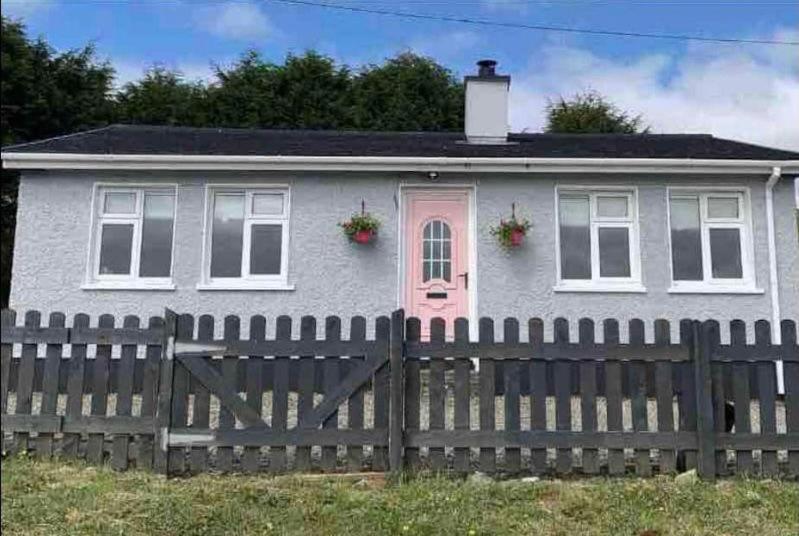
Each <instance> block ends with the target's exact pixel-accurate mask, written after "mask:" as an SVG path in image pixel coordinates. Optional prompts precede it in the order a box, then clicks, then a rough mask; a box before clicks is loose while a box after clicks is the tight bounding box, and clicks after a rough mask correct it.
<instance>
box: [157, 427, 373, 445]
mask: <svg viewBox="0 0 799 536" xmlns="http://www.w3.org/2000/svg"><path fill="white" fill-rule="evenodd" d="M169 437H170V444H171V445H175V446H199V445H202V446H206V447H217V448H232V447H234V446H244V447H248V446H253V447H255V446H270V447H273V446H284V445H297V448H300V447H305V448H308V447H311V446H313V445H322V446H323V447H324V446H329V447H335V446H336V445H348V444H358V445H381V446H386V445H388V433H387V432H386V430H347V429H334V428H328V429H320V430H310V429H298V428H293V429H290V430H284V431H278V430H272V431H271V432H269V433H268V434H264V433H263V432H262V431H260V430H255V429H253V428H244V429H235V430H195V429H192V428H176V429H173V430H172V433H171V434H170V436H169Z"/></svg>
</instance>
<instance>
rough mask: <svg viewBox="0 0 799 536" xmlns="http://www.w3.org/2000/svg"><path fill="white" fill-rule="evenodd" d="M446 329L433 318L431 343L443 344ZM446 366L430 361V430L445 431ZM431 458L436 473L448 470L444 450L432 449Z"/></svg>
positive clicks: (442, 361)
mask: <svg viewBox="0 0 799 536" xmlns="http://www.w3.org/2000/svg"><path fill="white" fill-rule="evenodd" d="M445 329H446V326H445V325H444V319H443V318H433V319H432V320H431V321H430V342H431V343H443V342H444V330H445ZM444 365H445V363H444V360H442V359H433V360H431V361H430V375H429V380H428V383H427V385H428V393H429V402H428V412H429V424H430V430H443V429H444V404H445V402H446V400H445V398H444ZM429 456H430V459H429V461H430V466H431V468H432V469H433V470H434V471H443V470H444V469H446V460H445V459H444V449H443V448H440V447H431V448H430V453H429Z"/></svg>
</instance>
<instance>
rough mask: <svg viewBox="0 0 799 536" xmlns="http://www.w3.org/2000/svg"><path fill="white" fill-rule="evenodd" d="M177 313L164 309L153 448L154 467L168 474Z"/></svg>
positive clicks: (157, 470) (158, 471)
mask: <svg viewBox="0 0 799 536" xmlns="http://www.w3.org/2000/svg"><path fill="white" fill-rule="evenodd" d="M176 332H177V314H176V313H175V312H174V311H172V310H171V309H165V310H164V339H163V342H162V343H161V363H160V364H161V371H160V375H159V380H158V404H157V406H156V414H155V448H154V449H153V469H155V472H157V473H162V474H164V475H167V474H168V473H169V427H170V425H171V420H172V387H173V385H172V378H173V376H174V374H173V373H174V367H175V334H176Z"/></svg>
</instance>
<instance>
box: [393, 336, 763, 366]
mask: <svg viewBox="0 0 799 536" xmlns="http://www.w3.org/2000/svg"><path fill="white" fill-rule="evenodd" d="M473 355H480V357H481V358H482V359H496V360H504V359H525V360H526V359H550V360H555V359H557V360H561V361H575V362H579V361H583V360H585V359H602V360H608V361H617V360H618V361H629V360H632V359H636V360H639V361H647V362H656V361H662V360H666V361H675V362H680V361H686V360H687V359H688V349H687V348H686V347H684V346H681V345H677V344H675V345H672V346H670V347H668V348H661V347H658V346H656V345H654V344H644V345H642V346H637V345H635V346H633V345H629V344H624V345H619V346H614V347H608V346H606V345H604V344H595V345H593V346H591V347H587V348H586V347H581V346H580V345H579V344H578V343H569V342H568V341H567V342H565V343H560V344H558V343H543V344H542V345H540V347H539V348H538V349H537V350H535V351H534V350H533V349H532V348H530V346H529V345H528V344H518V343H517V344H509V343H504V342H502V343H488V344H483V343H481V342H477V343H469V345H466V346H463V347H458V348H456V347H455V346H454V344H453V343H451V342H445V343H434V342H410V341H409V342H407V343H406V345H405V357H406V358H408V359H416V358H430V359H448V358H468V357H469V356H473ZM768 359H769V360H772V361H773V360H774V359H775V358H774V356H773V355H772V356H771V357H769V358H768Z"/></svg>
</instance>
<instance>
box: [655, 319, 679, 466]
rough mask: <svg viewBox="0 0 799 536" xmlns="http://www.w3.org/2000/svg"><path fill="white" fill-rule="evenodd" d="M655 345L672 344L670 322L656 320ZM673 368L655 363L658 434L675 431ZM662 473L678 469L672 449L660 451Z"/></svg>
mask: <svg viewBox="0 0 799 536" xmlns="http://www.w3.org/2000/svg"><path fill="white" fill-rule="evenodd" d="M655 344H656V345H659V346H668V345H669V344H671V326H670V325H669V321H668V320H664V319H662V318H661V319H658V320H655ZM672 376H673V373H672V367H671V362H670V361H658V362H657V363H655V400H656V404H657V430H658V432H672V431H674V388H673V385H672ZM658 457H659V459H660V463H659V465H660V473H661V474H668V473H673V472H674V471H675V470H676V467H677V461H676V460H677V458H676V453H675V452H674V450H672V449H659V452H658Z"/></svg>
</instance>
